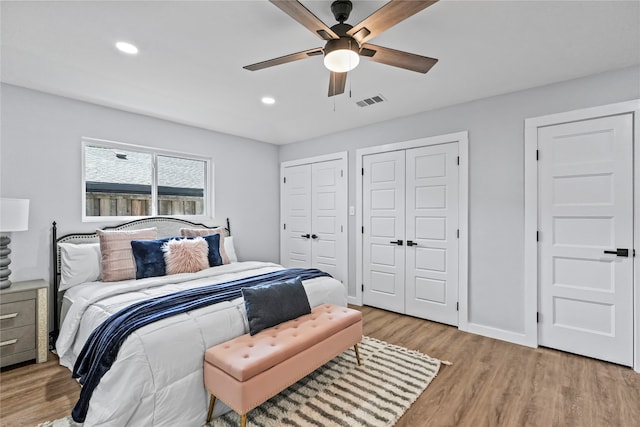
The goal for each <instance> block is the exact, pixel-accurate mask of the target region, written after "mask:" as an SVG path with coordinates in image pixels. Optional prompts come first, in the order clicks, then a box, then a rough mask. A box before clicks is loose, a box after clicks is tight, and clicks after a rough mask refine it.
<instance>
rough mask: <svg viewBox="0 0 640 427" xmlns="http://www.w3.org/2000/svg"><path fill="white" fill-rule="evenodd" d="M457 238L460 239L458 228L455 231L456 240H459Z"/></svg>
mask: <svg viewBox="0 0 640 427" xmlns="http://www.w3.org/2000/svg"><path fill="white" fill-rule="evenodd" d="M459 238H460V229H459V228H458V229H457V230H456V239H459Z"/></svg>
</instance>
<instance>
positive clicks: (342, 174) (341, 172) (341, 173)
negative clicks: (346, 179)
mask: <svg viewBox="0 0 640 427" xmlns="http://www.w3.org/2000/svg"><path fill="white" fill-rule="evenodd" d="M340 176H341V177H343V176H344V171H343V170H342V169H340Z"/></svg>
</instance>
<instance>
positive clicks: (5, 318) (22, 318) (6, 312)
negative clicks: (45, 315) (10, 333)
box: [0, 299, 36, 330]
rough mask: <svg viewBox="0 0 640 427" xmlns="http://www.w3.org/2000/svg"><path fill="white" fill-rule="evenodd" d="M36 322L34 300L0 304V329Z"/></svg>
mask: <svg viewBox="0 0 640 427" xmlns="http://www.w3.org/2000/svg"><path fill="white" fill-rule="evenodd" d="M34 323H36V301H35V300H33V299H32V300H26V301H18V302H10V303H5V304H0V329H1V330H5V329H7V328H17V327H19V326H25V325H33V324H34Z"/></svg>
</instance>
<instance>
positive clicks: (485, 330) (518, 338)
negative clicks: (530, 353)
mask: <svg viewBox="0 0 640 427" xmlns="http://www.w3.org/2000/svg"><path fill="white" fill-rule="evenodd" d="M460 330H461V331H465V332H470V333H472V334H477V335H482V336H484V337H489V338H495V339H497V340H501V341H507V342H510V343H513V344H519V345H523V346H526V347H532V348H536V347H538V344H537V342H535V340H531V338H529V337H527V336H526V335H525V334H521V333H518V332H513V331H507V330H505V329H499V328H492V327H490V326H484V325H478V324H477V323H471V322H469V323H468V324H467V327H466V328H465V329H462V328H460Z"/></svg>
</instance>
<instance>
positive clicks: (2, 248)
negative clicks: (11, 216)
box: [0, 236, 11, 289]
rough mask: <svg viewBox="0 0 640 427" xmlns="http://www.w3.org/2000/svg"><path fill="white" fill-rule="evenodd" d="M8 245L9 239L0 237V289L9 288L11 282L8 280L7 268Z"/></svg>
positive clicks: (8, 260) (9, 261) (9, 251)
mask: <svg viewBox="0 0 640 427" xmlns="http://www.w3.org/2000/svg"><path fill="white" fill-rule="evenodd" d="M9 243H11V239H10V238H9V237H8V236H0V289H6V288H8V287H9V286H11V280H9V276H10V275H11V270H9V268H8V267H9V264H11V260H10V259H9V254H10V253H11V249H9V247H8V246H9Z"/></svg>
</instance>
